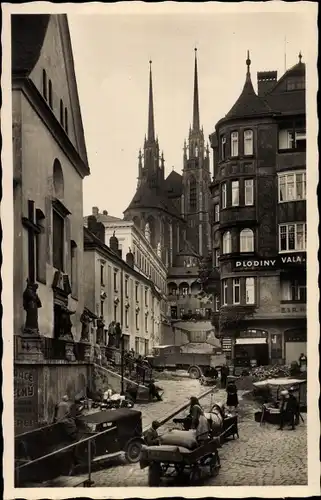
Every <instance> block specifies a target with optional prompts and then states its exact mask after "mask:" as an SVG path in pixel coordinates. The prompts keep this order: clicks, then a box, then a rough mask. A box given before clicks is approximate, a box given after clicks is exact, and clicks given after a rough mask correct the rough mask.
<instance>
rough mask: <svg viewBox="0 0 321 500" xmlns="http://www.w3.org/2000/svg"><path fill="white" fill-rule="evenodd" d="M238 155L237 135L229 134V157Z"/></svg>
mask: <svg viewBox="0 0 321 500" xmlns="http://www.w3.org/2000/svg"><path fill="white" fill-rule="evenodd" d="M238 155H239V133H238V132H232V133H231V156H238Z"/></svg>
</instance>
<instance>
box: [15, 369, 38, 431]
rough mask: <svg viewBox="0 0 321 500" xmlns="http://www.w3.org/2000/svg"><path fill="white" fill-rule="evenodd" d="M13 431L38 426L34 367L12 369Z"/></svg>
mask: <svg viewBox="0 0 321 500" xmlns="http://www.w3.org/2000/svg"><path fill="white" fill-rule="evenodd" d="M14 415H15V433H17V434H21V433H23V432H27V431H29V430H32V429H35V428H36V427H38V371H37V369H36V368H31V367H28V368H23V367H15V369H14Z"/></svg>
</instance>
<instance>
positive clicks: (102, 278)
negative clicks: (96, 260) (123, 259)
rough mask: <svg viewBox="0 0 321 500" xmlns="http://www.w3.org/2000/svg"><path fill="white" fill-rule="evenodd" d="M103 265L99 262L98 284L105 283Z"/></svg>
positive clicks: (102, 284)
mask: <svg viewBox="0 0 321 500" xmlns="http://www.w3.org/2000/svg"><path fill="white" fill-rule="evenodd" d="M104 275H105V266H104V264H100V285H101V286H104V285H105V277H104Z"/></svg>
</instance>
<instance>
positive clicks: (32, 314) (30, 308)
mask: <svg viewBox="0 0 321 500" xmlns="http://www.w3.org/2000/svg"><path fill="white" fill-rule="evenodd" d="M37 290H38V285H37V283H31V282H30V281H29V280H27V286H26V289H25V291H24V292H23V308H24V310H25V311H26V313H27V314H26V322H25V326H24V333H29V334H34V335H39V325H38V309H39V308H40V307H42V304H41V301H40V299H39V297H38V294H37Z"/></svg>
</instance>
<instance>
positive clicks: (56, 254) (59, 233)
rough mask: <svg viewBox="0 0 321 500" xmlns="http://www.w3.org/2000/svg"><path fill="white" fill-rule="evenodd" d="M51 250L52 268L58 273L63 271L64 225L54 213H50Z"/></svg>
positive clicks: (62, 220)
mask: <svg viewBox="0 0 321 500" xmlns="http://www.w3.org/2000/svg"><path fill="white" fill-rule="evenodd" d="M52 228H53V229H52V233H53V241H52V249H53V267H55V268H56V269H58V270H59V271H63V270H64V246H65V225H64V219H63V217H62V216H61V215H60V214H59V213H58V212H57V211H56V210H53V213H52Z"/></svg>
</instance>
